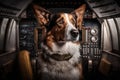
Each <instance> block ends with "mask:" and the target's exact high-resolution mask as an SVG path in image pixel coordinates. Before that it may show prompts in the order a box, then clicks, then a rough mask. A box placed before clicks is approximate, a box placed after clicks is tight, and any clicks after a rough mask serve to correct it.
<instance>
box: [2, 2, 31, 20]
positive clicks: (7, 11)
mask: <svg viewBox="0 0 120 80" xmlns="http://www.w3.org/2000/svg"><path fill="white" fill-rule="evenodd" d="M31 2H32V0H0V17H7V18H18V17H19V16H20V14H21V13H22V12H23V10H24V9H25V8H26V7H27V6H28V5H29V4H30V3H31Z"/></svg>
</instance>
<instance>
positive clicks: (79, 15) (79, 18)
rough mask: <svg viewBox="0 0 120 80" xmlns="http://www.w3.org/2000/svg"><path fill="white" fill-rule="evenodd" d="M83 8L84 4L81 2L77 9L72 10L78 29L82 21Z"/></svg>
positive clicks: (84, 7)
mask: <svg viewBox="0 0 120 80" xmlns="http://www.w3.org/2000/svg"><path fill="white" fill-rule="evenodd" d="M85 9H86V5H85V4H83V5H82V6H80V7H79V8H78V9H76V10H74V11H73V12H72V14H73V16H74V17H75V19H76V20H77V26H78V27H79V29H80V30H81V29H82V21H83V17H84V13H85Z"/></svg>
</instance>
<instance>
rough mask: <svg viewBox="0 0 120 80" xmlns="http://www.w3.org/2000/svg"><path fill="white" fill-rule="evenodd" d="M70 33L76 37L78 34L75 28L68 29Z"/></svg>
mask: <svg viewBox="0 0 120 80" xmlns="http://www.w3.org/2000/svg"><path fill="white" fill-rule="evenodd" d="M70 33H71V35H72V37H73V38H76V37H77V36H78V34H79V32H78V31H77V30H75V29H72V30H71V31H70Z"/></svg>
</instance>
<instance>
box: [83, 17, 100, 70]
mask: <svg viewBox="0 0 120 80" xmlns="http://www.w3.org/2000/svg"><path fill="white" fill-rule="evenodd" d="M83 26H84V29H83V30H82V53H81V55H82V60H83V63H84V64H85V66H86V67H87V68H88V70H90V71H93V69H95V68H97V66H98V64H99V61H100V59H101V46H100V45H101V25H100V23H99V22H98V21H97V19H90V20H89V19H86V20H84V23H83Z"/></svg>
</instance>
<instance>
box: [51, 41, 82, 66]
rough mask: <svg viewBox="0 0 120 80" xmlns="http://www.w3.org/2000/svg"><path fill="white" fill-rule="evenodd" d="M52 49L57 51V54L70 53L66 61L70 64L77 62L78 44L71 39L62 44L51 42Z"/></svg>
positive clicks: (78, 56) (78, 54)
mask: <svg viewBox="0 0 120 80" xmlns="http://www.w3.org/2000/svg"><path fill="white" fill-rule="evenodd" d="M52 50H53V51H54V52H57V51H59V52H60V53H59V54H65V53H66V54H67V53H69V54H71V55H72V56H73V57H72V58H71V59H70V60H69V61H68V62H70V63H71V64H75V63H77V62H78V60H79V58H80V44H76V43H73V42H71V41H69V42H66V43H65V44H64V45H63V46H58V45H56V44H55V43H53V47H52Z"/></svg>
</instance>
